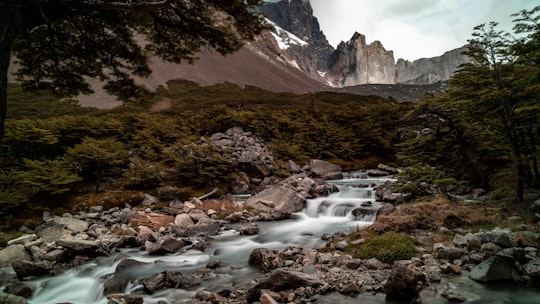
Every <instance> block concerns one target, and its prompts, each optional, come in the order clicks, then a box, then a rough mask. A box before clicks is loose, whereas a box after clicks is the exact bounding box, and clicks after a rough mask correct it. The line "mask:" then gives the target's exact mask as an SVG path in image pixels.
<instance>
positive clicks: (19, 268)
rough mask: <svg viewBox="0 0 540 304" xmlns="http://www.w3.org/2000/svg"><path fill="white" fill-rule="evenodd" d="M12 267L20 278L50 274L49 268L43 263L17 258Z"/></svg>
mask: <svg viewBox="0 0 540 304" xmlns="http://www.w3.org/2000/svg"><path fill="white" fill-rule="evenodd" d="M11 267H13V270H14V271H15V273H16V274H17V278H18V279H19V280H24V279H25V278H34V277H40V276H43V275H47V274H49V269H48V268H47V267H46V266H45V265H42V264H37V263H33V262H29V261H21V260H17V261H14V262H13V263H11Z"/></svg>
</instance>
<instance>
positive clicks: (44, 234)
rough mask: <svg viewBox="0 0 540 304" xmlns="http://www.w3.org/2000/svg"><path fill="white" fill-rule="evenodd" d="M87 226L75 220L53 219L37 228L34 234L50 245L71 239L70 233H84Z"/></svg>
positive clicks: (85, 223)
mask: <svg viewBox="0 0 540 304" xmlns="http://www.w3.org/2000/svg"><path fill="white" fill-rule="evenodd" d="M88 225H89V224H88V223H87V222H86V221H83V220H79V219H75V218H68V217H55V218H51V219H49V220H47V221H46V222H45V223H43V224H41V225H40V226H38V227H37V228H36V233H37V235H38V236H39V237H40V238H42V239H43V242H45V243H52V242H54V241H56V240H58V239H62V238H63V239H67V238H72V236H71V234H72V233H80V232H83V231H86V230H87V229H88Z"/></svg>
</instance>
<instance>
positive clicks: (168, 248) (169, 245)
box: [148, 236, 188, 255]
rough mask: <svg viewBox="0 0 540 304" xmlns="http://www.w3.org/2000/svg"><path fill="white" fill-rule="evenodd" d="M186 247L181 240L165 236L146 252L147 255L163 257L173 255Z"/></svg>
mask: <svg viewBox="0 0 540 304" xmlns="http://www.w3.org/2000/svg"><path fill="white" fill-rule="evenodd" d="M186 245H188V244H187V243H186V242H185V241H183V240H177V239H176V238H174V237H172V236H165V237H163V238H161V239H160V240H158V242H157V243H155V244H154V246H153V247H152V248H151V249H150V250H148V254H149V255H164V254H168V253H175V252H177V251H178V250H180V249H181V248H182V247H184V246H186Z"/></svg>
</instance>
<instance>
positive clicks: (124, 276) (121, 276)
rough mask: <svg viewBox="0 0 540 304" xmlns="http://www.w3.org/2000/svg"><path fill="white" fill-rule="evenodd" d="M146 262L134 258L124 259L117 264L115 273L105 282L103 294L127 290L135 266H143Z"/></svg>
mask: <svg viewBox="0 0 540 304" xmlns="http://www.w3.org/2000/svg"><path fill="white" fill-rule="evenodd" d="M145 264H146V263H144V262H140V261H137V260H133V259H124V260H122V261H120V263H118V265H116V268H115V270H114V274H113V275H112V277H110V278H109V279H107V280H106V281H105V282H104V283H103V295H105V296H107V295H110V294H120V293H123V292H125V290H126V287H127V285H128V283H129V282H130V281H132V279H133V275H134V273H136V272H134V271H133V270H134V268H137V267H141V266H142V265H145Z"/></svg>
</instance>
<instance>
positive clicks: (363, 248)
mask: <svg viewBox="0 0 540 304" xmlns="http://www.w3.org/2000/svg"><path fill="white" fill-rule="evenodd" d="M345 253H347V254H351V255H352V256H354V257H357V258H361V259H370V258H376V259H378V260H379V261H382V262H384V263H389V264H391V263H393V262H394V261H398V260H408V259H411V258H412V257H414V255H415V253H416V249H415V246H414V239H413V238H411V237H410V236H408V235H406V234H404V233H394V232H388V233H385V234H382V235H373V236H371V237H370V238H369V239H367V240H366V241H365V242H364V243H362V244H360V245H351V246H349V247H348V248H347V249H346V251H345Z"/></svg>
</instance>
